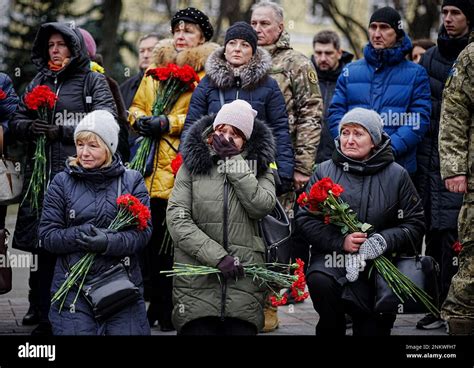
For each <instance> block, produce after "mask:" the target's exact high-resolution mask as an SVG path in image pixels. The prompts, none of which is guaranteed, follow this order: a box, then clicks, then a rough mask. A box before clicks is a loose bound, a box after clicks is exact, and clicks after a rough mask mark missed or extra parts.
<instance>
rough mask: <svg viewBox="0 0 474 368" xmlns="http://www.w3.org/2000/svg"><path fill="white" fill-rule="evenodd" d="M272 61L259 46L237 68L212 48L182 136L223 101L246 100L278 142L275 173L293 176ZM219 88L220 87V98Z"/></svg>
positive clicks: (284, 114)
mask: <svg viewBox="0 0 474 368" xmlns="http://www.w3.org/2000/svg"><path fill="white" fill-rule="evenodd" d="M271 65H272V60H271V57H270V54H269V53H268V52H267V51H265V50H264V49H262V48H260V47H259V48H257V51H256V52H255V55H254V56H253V57H252V59H251V60H250V62H249V63H248V64H246V65H243V66H241V67H240V68H238V69H233V68H232V67H231V66H230V65H229V64H228V63H227V62H226V60H225V57H224V48H223V47H220V48H219V49H217V50H216V51H214V52H213V53H212V54H211V55H210V56H209V59H208V60H207V63H206V76H205V77H204V78H203V80H202V81H201V82H200V83H199V85H198V86H197V88H196V90H195V91H194V92H193V96H192V98H191V103H190V104H189V110H188V114H187V115H186V121H185V123H184V130H183V133H182V136H181V140H184V137H185V135H186V132H187V130H188V129H189V128H190V126H191V125H192V124H193V123H194V122H196V121H197V120H199V119H200V118H202V117H203V116H206V115H210V114H214V113H217V112H218V111H219V110H220V109H221V106H222V102H223V103H229V102H232V101H234V100H236V99H240V100H245V101H247V102H248V103H249V104H250V105H252V108H254V109H255V110H256V111H257V112H258V114H257V118H258V119H259V120H262V121H264V122H265V123H267V124H268V126H269V127H270V128H271V130H272V132H273V135H274V137H275V141H276V145H277V157H276V162H277V166H278V174H279V175H280V177H283V178H286V179H291V180H292V179H293V169H294V155H293V146H292V144H291V138H290V128H289V125H288V114H287V112H286V104H285V99H284V98H283V94H282V93H281V90H280V88H279V87H278V83H277V82H276V80H274V79H273V78H271V77H270V76H269V75H268V73H269V71H270V68H271ZM237 73H238V75H237ZM219 91H222V97H223V101H221V99H220V96H219Z"/></svg>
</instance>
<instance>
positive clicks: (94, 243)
mask: <svg viewBox="0 0 474 368" xmlns="http://www.w3.org/2000/svg"><path fill="white" fill-rule="evenodd" d="M76 243H77V244H79V246H80V247H81V249H82V250H84V251H86V252H93V253H104V252H105V250H106V249H107V245H108V244H109V240H108V239H107V233H106V229H98V228H96V227H95V226H91V230H90V233H89V232H86V231H85V230H82V229H81V230H79V239H76Z"/></svg>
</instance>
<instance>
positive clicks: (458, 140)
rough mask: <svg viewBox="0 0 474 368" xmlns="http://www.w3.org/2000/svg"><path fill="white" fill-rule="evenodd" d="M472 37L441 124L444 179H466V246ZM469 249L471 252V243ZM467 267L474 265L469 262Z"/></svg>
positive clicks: (472, 173) (473, 234)
mask: <svg viewBox="0 0 474 368" xmlns="http://www.w3.org/2000/svg"><path fill="white" fill-rule="evenodd" d="M473 36H474V32H473V33H471V40H470V44H469V45H468V46H467V47H466V48H465V49H464V50H463V51H462V52H461V53H460V54H459V56H458V59H457V61H456V62H455V63H454V65H453V68H452V70H451V75H450V76H449V77H448V80H447V81H446V87H445V88H444V92H443V103H442V107H441V120H440V123H439V157H440V164H441V177H442V178H443V179H447V178H450V177H453V176H458V175H466V176H467V193H465V194H464V200H463V206H462V208H461V211H460V212H459V217H458V232H459V241H460V242H461V243H462V244H464V245H465V244H467V243H469V242H472V241H473V239H474V227H473V226H472V224H473V223H474V211H473V210H474V208H473V204H474V115H473V111H474V42H473V41H474V40H473ZM470 249H471V250H472V244H471V247H470ZM468 252H469V251H466V252H465V253H464V256H465V257H472V252H471V253H470V254H471V256H469V255H468V254H469V253H468ZM466 264H469V265H471V266H472V264H473V262H472V261H471V262H466ZM461 267H463V266H461ZM457 277H458V279H459V278H460V277H461V278H465V279H466V280H470V279H471V278H472V267H471V268H470V269H467V272H466V270H464V269H461V268H460V269H459V272H458V274H457ZM468 282H470V281H468ZM464 285H468V286H466V287H465V290H467V289H468V287H469V284H468V283H467V284H466V283H464ZM450 295H451V291H450ZM449 298H450V296H449V295H448V299H449ZM448 299H447V300H448ZM471 299H472V296H471ZM448 304H449V302H448ZM443 308H446V307H443Z"/></svg>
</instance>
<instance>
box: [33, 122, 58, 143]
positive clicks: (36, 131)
mask: <svg viewBox="0 0 474 368" xmlns="http://www.w3.org/2000/svg"><path fill="white" fill-rule="evenodd" d="M30 131H31V133H32V135H33V136H34V137H38V136H40V135H41V134H44V135H45V136H46V138H47V139H48V140H50V141H55V140H56V139H58V138H59V125H53V124H48V122H47V121H44V120H40V119H36V120H34V121H33V123H32V124H31V126H30Z"/></svg>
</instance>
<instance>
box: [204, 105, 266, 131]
mask: <svg viewBox="0 0 474 368" xmlns="http://www.w3.org/2000/svg"><path fill="white" fill-rule="evenodd" d="M256 116H257V111H255V110H254V109H252V106H251V105H250V104H249V103H248V102H247V101H244V100H235V101H232V102H231V103H228V104H225V105H223V106H222V107H221V109H220V110H219V112H218V113H217V115H216V118H215V119H214V124H212V127H213V128H214V130H215V129H216V127H217V126H218V125H221V124H228V125H232V126H233V127H236V128H237V129H239V130H240V131H241V132H242V133H244V135H245V138H247V140H248V139H249V138H250V136H251V135H252V130H253V123H254V120H255V117H256Z"/></svg>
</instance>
